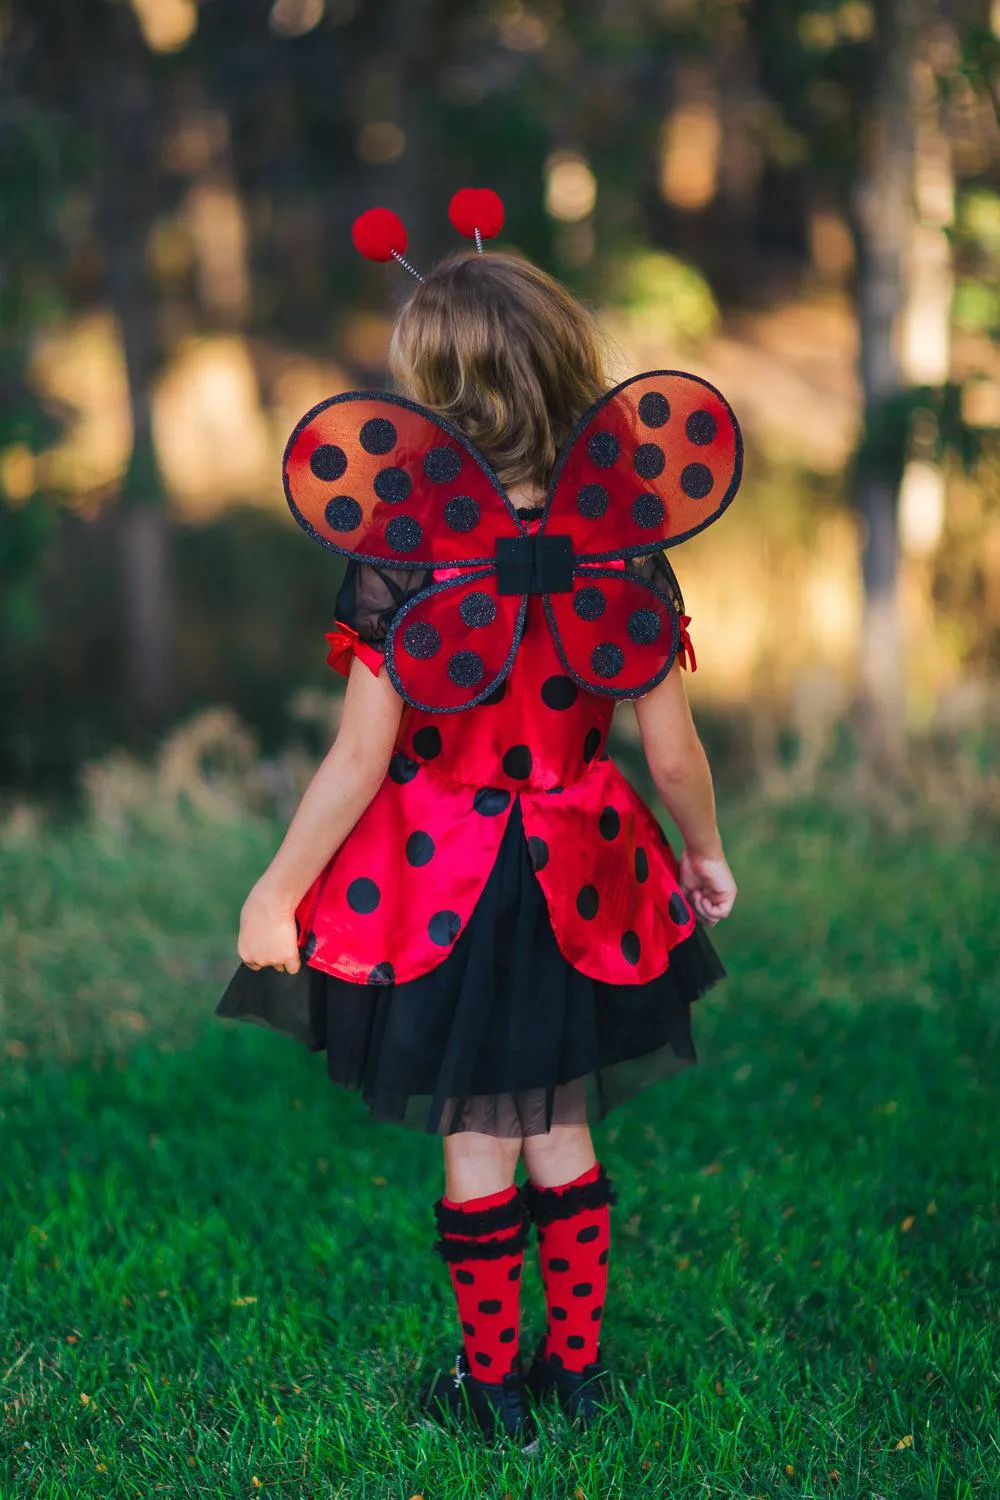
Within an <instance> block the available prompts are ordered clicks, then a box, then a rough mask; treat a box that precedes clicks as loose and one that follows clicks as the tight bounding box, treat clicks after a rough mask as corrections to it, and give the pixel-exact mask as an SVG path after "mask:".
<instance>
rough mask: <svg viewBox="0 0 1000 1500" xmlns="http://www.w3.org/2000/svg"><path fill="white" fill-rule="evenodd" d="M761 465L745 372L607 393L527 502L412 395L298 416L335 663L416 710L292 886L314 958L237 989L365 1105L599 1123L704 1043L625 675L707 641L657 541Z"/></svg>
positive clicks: (290, 458) (631, 682)
mask: <svg viewBox="0 0 1000 1500" xmlns="http://www.w3.org/2000/svg"><path fill="white" fill-rule="evenodd" d="M404 247H405V241H404ZM397 258H399V257H397ZM741 470H742V442H741V437H740V432H739V427H738V425H737V422H736V419H735V417H734V415H733V413H732V411H731V409H730V408H729V405H728V403H727V402H726V401H725V398H724V397H723V396H722V395H721V394H720V393H719V392H718V391H717V390H716V389H715V388H714V387H713V386H711V385H709V384H708V383H707V382H706V381H703V380H701V379H698V378H696V377H695V376H693V375H689V374H686V373H683V372H679V371H653V372H649V373H645V374H642V375H638V376H636V377H634V378H633V379H631V380H627V381H625V382H624V383H622V384H621V385H618V386H617V387H615V388H614V389H613V390H612V391H610V392H608V393H607V395H605V396H604V397H603V398H602V399H601V400H600V401H599V402H597V403H596V405H595V406H594V407H592V408H591V410H590V411H588V412H587V413H586V415H585V416H584V417H583V419H582V420H581V421H580V422H579V424H578V425H577V428H576V429H575V431H574V432H573V433H572V435H571V436H570V438H569V439H568V441H567V442H566V443H565V444H564V446H563V448H562V451H561V452H560V455H559V458H558V460H557V463H556V466H555V468H554V471H553V475H552V479H551V482H550V485H549V489H548V492H547V495H546V497H545V501H544V504H543V505H542V506H541V507H535V508H530V509H526V508H523V507H522V508H521V510H520V511H517V510H515V508H514V507H513V506H512V504H511V502H510V500H509V498H508V496H507V494H506V492H505V490H504V489H503V487H502V486H501V484H500V483H499V481H498V479H497V478H496V475H495V474H494V473H493V471H492V469H491V468H490V467H489V465H488V464H487V462H486V460H485V459H484V458H483V456H482V454H481V453H480V452H479V451H478V450H477V449H476V448H475V447H474V445H473V444H472V443H471V442H469V441H468V440H467V439H466V438H465V437H464V436H463V435H462V434H461V433H460V432H458V431H457V430H456V429H455V428H453V427H452V426H450V425H449V424H448V423H447V422H445V421H443V420H442V419H441V418H439V417H437V416H436V415H434V414H433V413H432V412H431V411H429V410H427V409H425V408H423V407H421V406H419V405H418V404H417V403H415V402H413V401H409V400H406V399H405V398H403V397H400V396H395V395H389V394H387V393H381V392H351V393H348V394H345V395H341V396H335V397H333V398H332V399H331V400H329V401H325V402H323V403H322V404H321V405H319V406H317V407H315V408H314V409H313V410H312V411H310V412H309V413H308V414H307V415H306V416H305V417H304V418H303V419H302V421H301V422H300V423H299V424H298V426H297V427H296V429H295V431H294V432H293V433H292V436H291V438H290V439H289V442H288V445H287V448H286V452H285V459H284V482H285V492H286V497H287V499H288V503H289V506H290V508H291V510H292V513H293V515H294V516H295V519H296V520H297V521H298V523H299V525H300V526H301V527H302V528H303V529H304V530H305V531H306V532H308V533H309V535H310V536H312V537H313V538H314V539H315V540H316V541H318V542H320V543H321V544H322V545H323V546H325V547H327V548H329V549H330V550H331V551H334V552H336V553H339V554H341V555H343V556H346V557H347V558H348V567H347V572H346V575H345V578H344V581H343V584H342V587H341V590H340V593H339V595H338V599H337V610H336V623H335V628H334V629H333V631H332V632H331V633H330V634H329V636H328V637H327V639H328V642H329V645H330V652H329V657H328V660H329V662H330V665H331V666H333V667H334V668H335V670H337V671H339V672H341V673H344V674H346V673H347V671H349V670H350V665H351V661H352V659H353V658H354V657H355V656H357V657H359V658H360V661H361V663H362V664H363V665H364V666H365V668H366V669H368V670H371V671H373V672H378V671H379V670H380V669H381V667H382V666H383V664H384V665H385V668H386V670H387V671H388V673H389V676H390V678H391V680H392V683H393V685H394V687H395V688H396V690H397V692H399V694H400V695H401V697H402V698H403V699H404V701H405V705H406V706H405V708H404V711H403V715H402V718H401V722H400V728H399V733H398V737H397V741H396V747H395V752H394V754H393V756H392V759H391V761H390V763H389V768H388V774H387V776H386V778H385V780H384V782H383V783H382V786H381V787H380V789H379V791H378V792H377V793H376V795H375V797H374V799H373V800H372V802H371V803H370V805H369V806H368V808H367V809H366V811H365V812H364V813H363V815H362V817H361V818H360V820H359V821H358V823H357V824H356V825H355V827H354V828H353V830H352V831H351V833H350V834H349V835H348V836H347V838H346V839H345V840H344V842H343V843H342V844H341V846H340V847H339V849H338V850H337V852H336V853H335V854H334V856H333V857H332V859H331V860H330V861H329V863H328V864H327V866H326V867H325V869H324V870H323V871H322V872H321V873H320V875H319V876H318V877H317V879H316V880H315V881H314V883H313V885H312V886H311V887H310V889H309V890H308V891H307V892H306V893H305V895H304V896H303V897H302V899H301V901H300V903H299V906H298V908H297V912H296V920H297V925H298V932H299V941H300V947H301V952H302V956H303V959H304V965H303V968H302V969H301V970H300V971H299V973H298V974H296V975H288V974H284V973H282V972H276V971H274V970H259V971H251V970H249V969H247V968H246V967H245V966H241V968H240V970H239V971H238V972H237V974H236V976H235V977H234V979H233V981H232V983H231V985H230V987H229V989H228V990H227V992H226V994H225V995H224V996H223V999H222V1001H221V1002H220V1004H219V1006H218V1008H217V1011H216V1013H217V1014H219V1015H223V1016H241V1017H244V1018H246V1019H249V1020H254V1021H258V1022H262V1023H264V1024H268V1025H271V1026H274V1027H276V1028H277V1029H280V1030H283V1031H285V1032H286V1033H288V1034H290V1035H293V1036H296V1037H298V1038H299V1039H300V1040H301V1041H303V1042H305V1043H306V1045H307V1046H308V1047H309V1048H310V1049H311V1050H322V1049H325V1050H326V1052H327V1059H328V1071H329V1075H330V1077H331V1079H333V1080H334V1081H335V1082H337V1083H339V1084H342V1085H344V1086H347V1087H352V1088H356V1089H360V1091H361V1092H362V1095H363V1097H364V1099H365V1101H366V1103H367V1104H368V1106H369V1109H370V1110H371V1112H372V1114H373V1115H375V1116H376V1117H378V1118H382V1119H387V1120H393V1121H395V1122H397V1123H400V1124H403V1125H406V1126H410V1127H412V1128H416V1129H420V1130H424V1131H429V1132H432V1133H439V1134H448V1133H451V1132H453V1131H456V1130H469V1129H474V1130H481V1131H486V1132H487V1133H491V1134H496V1135H518V1134H521V1135H523V1134H528V1133H534V1132H536V1131H545V1130H549V1129H550V1128H551V1126H552V1125H553V1123H585V1122H586V1121H593V1120H594V1119H600V1118H603V1116H604V1115H605V1114H606V1113H607V1111H608V1109H610V1108H612V1107H613V1106H614V1105H615V1104H616V1103H618V1102H621V1101H622V1100H623V1099H625V1098H628V1097H630V1096H631V1095H633V1094H635V1093H636V1092H637V1091H639V1090H640V1089H641V1088H643V1087H645V1086H647V1085H648V1084H649V1083H651V1082H654V1081H656V1079H658V1078H660V1077H662V1076H664V1075H665V1074H667V1073H670V1072H673V1071H675V1070H676V1069H677V1068H678V1067H681V1066H686V1065H688V1064H690V1063H692V1062H694V1061H695V1060H696V1054H695V1050H694V1047H693V1044H692V1041H691V1034H690V1024H689V1007H690V1004H691V1002H692V1001H693V1000H695V999H697V998H698V997H699V995H701V994H702V993H704V991H705V990H706V989H707V988H708V987H709V986H710V985H711V984H713V983H714V982H715V981H716V980H718V979H719V978H721V977H722V976H723V974H724V970H723V968H722V965H721V963H720V962H719V959H718V957H717V955H716V954H715V950H714V948H713V947H712V945H711V943H710V942H709V939H708V938H707V936H706V934H705V932H704V930H703V928H702V927H701V926H700V925H699V924H697V923H696V921H695V917H694V913H693V912H692V910H691V908H690V907H689V905H688V903H687V901H686V900H685V898H684V895H683V892H682V891H681V889H680V887H679V884H678V879H677V860H676V857H675V855H674V853H673V850H672V849H671V847H670V845H669V843H668V842H667V839H666V836H665V834H664V833H663V832H662V830H661V828H660V826H659V824H658V823H657V821H656V819H655V818H654V816H653V814H652V812H651V811H650V809H649V808H648V807H647V806H646V804H645V802H644V801H643V800H642V799H641V798H640V797H639V795H638V793H637V792H636V791H635V790H634V789H633V787H632V786H631V785H630V783H629V782H628V781H627V780H626V779H625V777H624V776H623V775H622V773H621V772H620V771H619V770H618V768H617V766H616V765H615V763H614V762H613V761H612V760H611V759H610V758H609V757H608V754H607V751H606V743H607V735H608V730H609V727H610V722H611V716H612V713H613V711H614V706H615V703H616V702H617V701H618V700H620V699H623V698H635V697H639V696H641V695H643V694H645V693H647V692H649V691H650V690H651V689H652V688H653V687H655V686H656V684H657V683H659V682H660V681H662V679H663V678H664V677H665V676H666V674H667V672H668V671H669V670H670V668H671V667H672V665H673V663H674V660H675V658H676V657H677V655H678V653H681V655H682V660H683V661H684V662H685V664H687V665H690V666H691V667H693V666H694V657H693V651H692V649H691V645H690V640H689V638H688V635H687V625H688V623H689V622H688V617H687V616H686V615H685V614H684V613H683V602H682V599H681V595H680V590H679V588H678V587H677V582H676V579H675V578H674V575H673V572H672V570H671V568H670V565H669V563H668V562H667V561H666V558H665V557H664V555H663V549H664V548H665V547H667V546H670V545H674V544H676V543H677V542H680V541H683V540H685V539H686V538H688V537H690V536H693V535H694V534H695V533H696V532H699V531H702V530H704V528H705V527H706V526H708V525H710V524H711V523H712V522H713V521H714V520H715V519H716V518H717V517H718V516H719V515H721V514H722V512H723V511H724V510H725V509H726V507H727V506H728V505H729V503H730V502H731V500H732V499H733V496H734V495H735V493H736V490H737V488H738V485H739V482H740V477H741Z"/></svg>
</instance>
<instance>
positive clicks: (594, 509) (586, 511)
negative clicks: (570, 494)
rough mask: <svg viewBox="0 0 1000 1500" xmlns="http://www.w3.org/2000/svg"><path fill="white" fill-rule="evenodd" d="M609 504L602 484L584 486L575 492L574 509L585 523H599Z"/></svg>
mask: <svg viewBox="0 0 1000 1500" xmlns="http://www.w3.org/2000/svg"><path fill="white" fill-rule="evenodd" d="M610 504H611V496H610V495H609V494H608V492H607V490H606V489H605V488H604V486H603V484H585V485H582V486H581V487H580V489H579V490H578V491H577V496H576V508H577V510H578V511H579V512H580V514H581V516H583V518H584V520H585V521H599V520H600V519H601V517H602V516H603V514H604V512H605V511H606V510H607V508H608V506H609V505H610Z"/></svg>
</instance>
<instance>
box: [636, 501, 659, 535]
mask: <svg viewBox="0 0 1000 1500" xmlns="http://www.w3.org/2000/svg"><path fill="white" fill-rule="evenodd" d="M663 516H664V510H663V501H662V500H661V499H660V497H659V495H647V494H643V495H636V497H635V499H634V500H633V501H632V519H633V521H634V522H635V524H636V525H637V526H641V527H642V529H643V530H644V531H649V530H650V529H651V528H652V527H653V526H659V524H660V522H661V521H662V520H663Z"/></svg>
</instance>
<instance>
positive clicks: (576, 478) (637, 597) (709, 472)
mask: <svg viewBox="0 0 1000 1500" xmlns="http://www.w3.org/2000/svg"><path fill="white" fill-rule="evenodd" d="M742 471H743V440H742V435H741V433H740V429H739V424H738V423H737V421H736V417H735V415H734V413H733V411H732V408H731V407H730V405H729V403H728V401H727V400H726V399H725V397H724V396H723V395H722V393H721V392H720V391H718V390H716V388H715V387H714V386H713V385H710V384H709V383H708V381H706V380H702V379H700V378H699V377H698V376H695V375H689V374H686V373H685V372H683V371H680V370H654V371H649V372H647V373H645V374H642V375H636V376H634V377H633V378H632V379H631V380H626V381H625V382H624V383H623V384H622V385H619V386H617V387H615V389H614V390H612V391H609V392H608V394H607V395H606V396H604V397H603V398H602V399H601V400H600V401H599V402H597V403H596V405H595V406H593V407H592V408H591V409H590V411H589V412H587V414H586V415H585V416H584V417H583V419H582V420H581V421H580V423H579V424H578V426H577V427H576V429H575V431H574V432H573V434H572V436H571V437H570V439H569V441H568V442H567V443H566V445H565V447H564V448H563V450H562V452H561V454H560V456H559V459H558V462H557V464H556V468H555V471H554V473H553V477H552V482H551V484H550V486H549V492H548V495H547V497H546V502H545V514H544V516H543V519H542V523H541V526H540V527H539V534H542V533H544V534H546V535H548V536H549V537H554V536H555V535H559V534H563V533H565V534H566V535H568V537H569V538H570V539H571V546H572V551H573V554H574V566H573V579H572V587H571V588H570V589H569V590H567V591H565V592H560V593H558V594H555V593H553V594H549V595H547V596H546V599H545V611H546V615H547V618H548V621H549V628H550V630H551V632H552V636H553V639H554V641H555V644H556V649H557V651H558V652H559V655H560V657H561V658H562V661H563V664H564V665H565V667H566V670H567V671H568V672H569V673H570V675H571V676H573V677H574V678H575V679H576V681H577V682H579V683H580V684H581V685H582V686H584V687H586V688H587V689H589V691H591V692H596V693H601V694H605V695H608V696H611V697H615V698H620V697H636V696H639V695H641V694H642V693H646V692H648V691H649V690H650V688H652V687H654V686H655V685H656V683H657V682H660V681H661V680H662V679H663V678H664V677H665V676H666V674H667V672H668V671H669V670H670V667H671V666H672V664H673V660H674V657H675V655H676V652H677V648H678V643H679V620H678V617H677V612H676V609H675V608H674V605H673V603H672V601H671V600H670V599H669V597H668V596H667V595H666V594H664V593H662V592H661V591H660V590H659V589H657V588H656V587H655V585H653V584H651V583H649V582H647V580H645V579H644V578H642V577H640V576H639V574H638V573H637V572H636V571H635V569H634V568H629V567H628V566H627V561H628V559H630V558H634V557H639V556H641V555H643V554H648V553H650V552H655V551H657V550H659V549H661V548H663V547H667V546H673V545H675V544H676V543H678V542H682V541H685V540H686V539H687V538H688V537H691V536H694V535H695V534H696V532H699V531H703V530H704V529H705V527H706V526H710V525H711V524H712V522H713V521H715V520H716V519H717V518H718V517H719V516H720V515H721V514H722V513H723V511H724V510H725V509H726V507H727V506H728V505H729V504H730V503H731V501H732V499H733V497H734V495H735V494H736V491H737V489H738V488H739V484H740V479H741V477H742ZM601 563H611V564H616V565H617V566H613V567H611V568H600V567H598V566H597V565H598V564H601Z"/></svg>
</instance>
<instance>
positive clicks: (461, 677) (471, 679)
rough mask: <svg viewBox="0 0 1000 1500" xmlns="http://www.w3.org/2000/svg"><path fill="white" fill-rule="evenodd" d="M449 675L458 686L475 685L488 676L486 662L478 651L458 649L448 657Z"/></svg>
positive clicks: (468, 686) (467, 686) (469, 686)
mask: <svg viewBox="0 0 1000 1500" xmlns="http://www.w3.org/2000/svg"><path fill="white" fill-rule="evenodd" d="M448 676H449V677H450V678H451V680H452V682H453V683H454V684H455V686H456V687H463V688H471V687H475V686H476V683H477V682H482V680H483V678H484V677H485V676H486V663H485V662H484V661H483V658H482V657H481V656H480V655H479V653H478V652H477V651H456V652H455V653H454V655H453V656H449V658H448Z"/></svg>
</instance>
